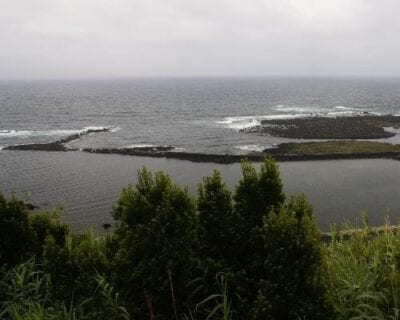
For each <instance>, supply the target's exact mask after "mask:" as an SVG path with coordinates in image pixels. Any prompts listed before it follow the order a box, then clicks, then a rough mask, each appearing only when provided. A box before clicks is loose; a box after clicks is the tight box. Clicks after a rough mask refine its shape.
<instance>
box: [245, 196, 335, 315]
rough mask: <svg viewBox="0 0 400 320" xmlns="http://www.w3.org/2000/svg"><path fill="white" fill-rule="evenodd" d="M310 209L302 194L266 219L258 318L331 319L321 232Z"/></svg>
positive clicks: (256, 311)
mask: <svg viewBox="0 0 400 320" xmlns="http://www.w3.org/2000/svg"><path fill="white" fill-rule="evenodd" d="M310 208H311V206H310V205H309V204H308V203H307V201H306V200H305V198H304V196H300V197H298V198H292V199H291V202H290V203H289V204H288V205H287V206H285V207H282V208H281V209H280V210H279V212H277V213H276V212H271V213H270V214H269V215H268V216H267V217H266V218H265V220H264V225H263V227H262V230H261V232H262V233H261V235H262V241H263V252H262V256H260V257H262V265H263V268H262V271H261V272H260V273H259V284H258V294H257V298H256V300H255V303H254V308H253V310H252V315H253V318H254V319H257V320H264V319H274V320H280V319H282V320H285V319H329V316H330V315H331V309H330V308H329V304H328V299H327V288H326V284H325V280H326V279H324V274H325V270H324V255H323V250H322V249H323V248H322V243H321V235H320V233H319V231H318V229H317V227H316V225H315V222H314V219H313V216H312V211H310Z"/></svg>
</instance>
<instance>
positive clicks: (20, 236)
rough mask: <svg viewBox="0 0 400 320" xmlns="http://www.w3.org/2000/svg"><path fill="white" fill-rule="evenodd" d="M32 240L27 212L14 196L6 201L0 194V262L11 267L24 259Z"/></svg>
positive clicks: (29, 250)
mask: <svg viewBox="0 0 400 320" xmlns="http://www.w3.org/2000/svg"><path fill="white" fill-rule="evenodd" d="M33 238H34V234H33V230H32V226H31V224H30V223H29V216H28V210H27V208H26V206H25V205H24V203H23V202H21V201H19V200H18V199H17V198H16V197H15V196H12V198H11V199H10V200H9V201H7V200H6V199H5V198H4V197H3V195H2V194H1V193H0V261H1V264H2V266H6V267H12V266H14V265H16V264H18V263H20V262H22V261H24V259H26V258H27V257H28V254H29V253H30V252H31V249H32V247H31V245H32V240H33Z"/></svg>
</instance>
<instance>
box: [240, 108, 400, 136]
mask: <svg viewBox="0 0 400 320" xmlns="http://www.w3.org/2000/svg"><path fill="white" fill-rule="evenodd" d="M385 128H396V129H399V128H400V116H393V115H384V116H377V115H372V114H365V115H363V116H351V117H336V118H330V117H309V118H295V119H275V120H262V121H261V125H259V126H255V127H251V128H246V129H242V130H241V131H242V132H246V133H254V134H258V135H269V136H275V137H282V138H291V139H316V140H317V139H318V140H321V139H384V138H390V137H393V136H395V135H396V133H394V132H390V131H388V130H385Z"/></svg>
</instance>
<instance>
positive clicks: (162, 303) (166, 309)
mask: <svg viewBox="0 0 400 320" xmlns="http://www.w3.org/2000/svg"><path fill="white" fill-rule="evenodd" d="M114 217H115V218H116V219H117V220H118V221H119V225H118V227H117V229H116V241H117V242H118V243H119V249H118V252H117V254H116V256H115V259H114V265H113V266H114V270H113V271H114V275H115V278H114V280H115V283H116V288H117V290H118V291H119V292H121V294H123V295H124V298H125V299H126V301H128V302H130V303H132V302H134V303H135V304H136V310H134V311H135V314H136V317H137V318H148V317H149V314H150V315H151V314H156V315H157V318H158V319H164V318H165V319H167V318H171V317H174V314H175V313H182V312H184V311H186V310H187V308H188V295H187V292H186V291H187V290H186V285H187V283H188V282H189V281H190V280H192V279H194V278H195V275H194V273H193V270H194V267H195V265H196V260H197V257H196V252H198V251H197V240H196V232H195V231H196V225H197V220H196V211H195V204H194V201H193V200H192V199H191V198H190V197H189V195H188V192H187V190H182V189H181V188H180V187H178V186H177V185H175V184H173V183H172V181H171V179H170V178H169V177H168V176H167V175H165V174H164V173H162V172H157V173H156V174H155V175H154V176H153V175H152V174H151V173H150V172H148V171H147V170H146V169H143V170H140V171H139V172H138V183H137V184H136V186H135V187H132V186H128V187H127V188H125V189H124V190H123V192H122V196H121V198H120V199H119V201H118V204H117V206H116V207H115V209H114Z"/></svg>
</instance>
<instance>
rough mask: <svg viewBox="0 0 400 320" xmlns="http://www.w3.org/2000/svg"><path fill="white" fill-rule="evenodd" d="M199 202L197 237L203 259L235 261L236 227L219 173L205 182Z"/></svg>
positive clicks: (231, 207) (201, 188)
mask: <svg viewBox="0 0 400 320" xmlns="http://www.w3.org/2000/svg"><path fill="white" fill-rule="evenodd" d="M198 193H199V196H198V200H197V210H198V217H199V218H198V220H199V226H198V237H199V244H200V250H201V252H202V256H203V257H208V258H212V259H214V260H217V261H220V260H224V261H227V262H229V261H232V259H234V257H235V256H236V254H235V252H234V247H233V245H234V237H236V235H235V233H234V229H233V228H234V225H233V223H234V222H235V219H234V216H233V206H232V199H231V192H230V191H229V190H228V188H227V187H226V185H225V183H223V181H222V179H221V175H220V173H219V172H218V171H216V170H215V171H214V173H213V175H212V176H210V177H205V178H203V183H202V184H200V186H199V191H198Z"/></svg>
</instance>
